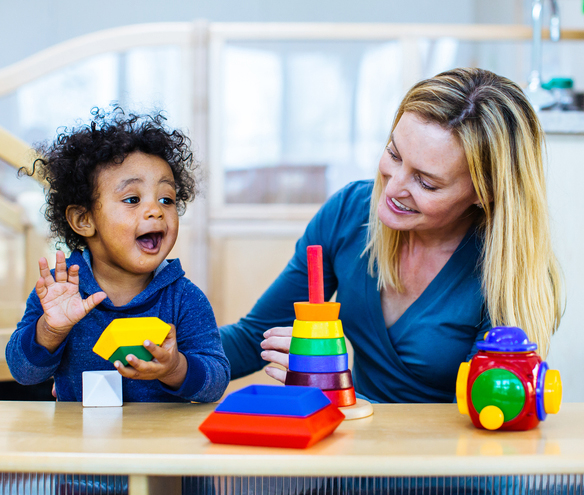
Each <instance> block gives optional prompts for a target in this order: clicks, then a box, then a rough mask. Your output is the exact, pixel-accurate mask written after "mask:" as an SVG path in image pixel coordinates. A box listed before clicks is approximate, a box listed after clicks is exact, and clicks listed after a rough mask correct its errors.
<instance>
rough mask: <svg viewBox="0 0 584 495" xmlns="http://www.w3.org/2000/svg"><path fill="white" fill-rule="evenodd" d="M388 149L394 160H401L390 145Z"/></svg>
mask: <svg viewBox="0 0 584 495" xmlns="http://www.w3.org/2000/svg"><path fill="white" fill-rule="evenodd" d="M386 149H387V152H388V153H389V156H390V157H391V159H392V160H393V161H394V162H399V161H400V159H399V157H398V156H397V155H396V154H395V153H394V152H393V151H392V149H391V148H390V147H389V146H388V147H387V148H386Z"/></svg>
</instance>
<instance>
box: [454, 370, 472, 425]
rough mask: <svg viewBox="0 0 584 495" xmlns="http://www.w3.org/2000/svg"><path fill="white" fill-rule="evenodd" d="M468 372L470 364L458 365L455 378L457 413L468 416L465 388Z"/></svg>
mask: <svg viewBox="0 0 584 495" xmlns="http://www.w3.org/2000/svg"><path fill="white" fill-rule="evenodd" d="M469 371H470V363H460V367H459V368H458V375H457V377H456V403H457V404H458V411H459V412H460V414H466V415H467V416H468V403H467V402H466V400H467V397H466V387H467V384H468V373H469Z"/></svg>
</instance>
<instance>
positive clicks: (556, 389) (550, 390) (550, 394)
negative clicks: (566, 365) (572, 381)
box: [543, 370, 562, 414]
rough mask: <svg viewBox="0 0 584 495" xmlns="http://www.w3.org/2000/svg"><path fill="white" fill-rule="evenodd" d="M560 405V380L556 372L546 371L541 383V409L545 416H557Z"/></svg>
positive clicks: (558, 373)
mask: <svg viewBox="0 0 584 495" xmlns="http://www.w3.org/2000/svg"><path fill="white" fill-rule="evenodd" d="M561 405H562V379H561V378H560V372H559V371H558V370H547V371H546V372H545V379H544V381H543V407H544V409H545V412H546V413H547V414H557V413H559V412H560V406H561Z"/></svg>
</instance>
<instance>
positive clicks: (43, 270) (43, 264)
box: [39, 258, 55, 285]
mask: <svg viewBox="0 0 584 495" xmlns="http://www.w3.org/2000/svg"><path fill="white" fill-rule="evenodd" d="M39 273H40V274H41V277H42V278H43V279H44V284H45V285H52V284H53V283H55V279H54V278H53V276H52V275H51V270H50V269H49V263H48V262H47V258H41V259H40V260H39Z"/></svg>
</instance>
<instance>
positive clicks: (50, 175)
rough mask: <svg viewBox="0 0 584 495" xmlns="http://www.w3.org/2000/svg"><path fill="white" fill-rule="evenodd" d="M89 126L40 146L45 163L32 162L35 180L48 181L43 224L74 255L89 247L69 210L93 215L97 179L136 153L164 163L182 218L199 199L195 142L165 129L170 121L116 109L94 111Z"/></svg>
mask: <svg viewBox="0 0 584 495" xmlns="http://www.w3.org/2000/svg"><path fill="white" fill-rule="evenodd" d="M91 115H92V116H93V118H92V120H91V122H90V123H89V124H88V125H85V126H82V127H78V128H73V129H71V130H68V129H65V130H64V131H63V132H61V133H60V134H59V135H58V136H57V138H56V139H55V141H54V142H53V143H51V144H48V145H47V144H44V145H40V146H39V147H38V148H37V152H38V153H39V155H40V156H41V157H42V158H38V159H37V160H35V162H34V167H33V170H32V172H31V175H32V174H34V173H35V170H36V172H38V174H39V176H40V177H41V178H42V179H46V181H47V182H48V184H49V189H48V190H47V191H46V202H47V203H46V210H45V218H46V219H47V220H48V221H49V223H50V225H51V233H52V236H53V237H54V238H56V239H58V240H59V241H61V242H64V243H65V244H66V245H67V247H68V248H69V249H71V250H74V249H80V248H83V247H85V246H86V242H85V238H84V237H82V236H80V235H79V234H77V233H76V232H75V231H73V229H72V228H71V227H70V226H69V223H68V222H67V217H66V210H67V207H68V206H69V205H79V206H81V207H82V208H84V209H85V210H86V211H90V210H91V209H92V207H93V206H94V203H95V201H96V200H97V196H96V189H97V187H96V186H97V176H98V173H99V171H100V170H101V169H102V167H104V166H111V165H115V164H117V165H119V164H121V163H122V162H123V160H124V158H125V157H126V156H127V155H128V154H129V153H132V152H134V151H140V152H142V153H146V154H148V155H154V156H158V157H160V158H162V159H163V160H164V161H166V162H167V163H168V164H169V165H170V168H171V169H172V174H173V176H174V181H175V184H176V206H177V210H178V213H179V215H182V214H183V213H184V211H185V209H186V203H187V202H189V201H192V200H193V199H194V198H195V194H196V192H197V183H196V181H195V178H194V171H195V169H196V168H197V166H198V164H197V163H196V162H195V161H194V160H193V153H192V151H191V149H190V144H191V141H190V139H189V138H188V137H187V136H185V135H184V134H183V133H182V132H181V131H178V130H171V129H169V128H167V127H166V125H165V121H166V118H165V117H164V116H162V115H161V114H160V113H156V114H155V115H135V114H132V113H130V114H129V115H126V114H125V113H124V111H123V110H122V109H121V108H119V107H116V108H114V109H113V110H111V111H110V112H106V111H105V110H103V109H99V108H94V109H93V110H92V111H91Z"/></svg>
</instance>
